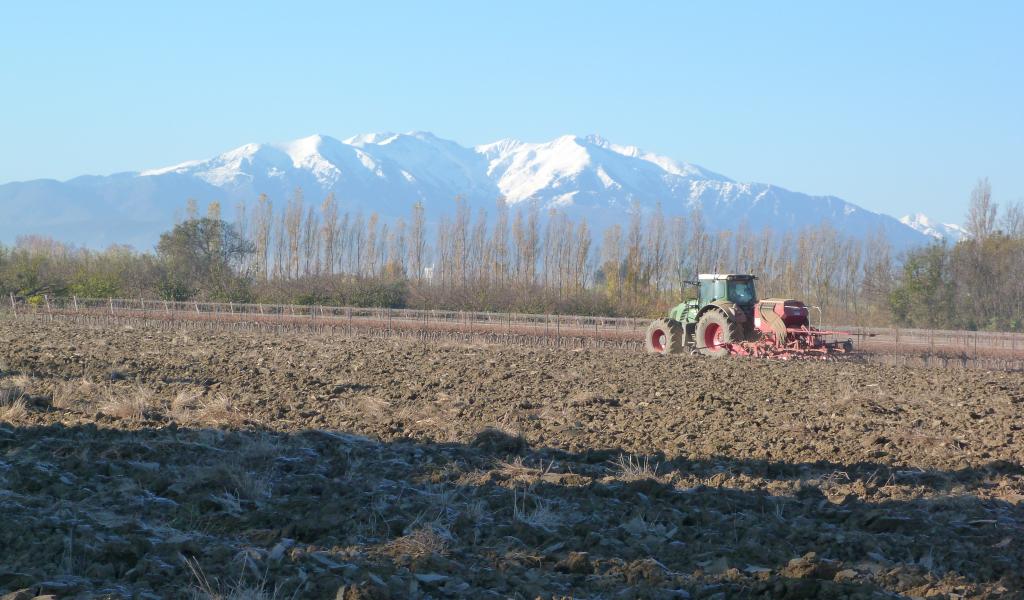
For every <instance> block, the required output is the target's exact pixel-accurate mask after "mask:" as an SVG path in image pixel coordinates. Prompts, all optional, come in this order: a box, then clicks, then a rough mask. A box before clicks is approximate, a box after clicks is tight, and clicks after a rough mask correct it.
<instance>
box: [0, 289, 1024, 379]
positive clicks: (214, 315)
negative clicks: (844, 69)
mask: <svg viewBox="0 0 1024 600" xmlns="http://www.w3.org/2000/svg"><path fill="white" fill-rule="evenodd" d="M0 307H2V310H3V311H4V312H7V313H10V314H12V315H14V316H32V317H44V318H50V319H52V318H64V319H72V320H75V321H79V322H86V323H96V324H133V323H139V324H141V323H144V322H145V323H155V324H158V325H160V326H163V327H167V328H183V327H184V328H231V329H241V330H248V331H296V330H307V331H314V332H320V333H329V334H350V335H351V334H363V335H370V336H378V337H393V336H400V337H408V338H415V339H419V340H428V341H430V340H435V341H456V342H467V343H497V344H509V345H518V346H533V347H558V348H572V349H577V348H622V349H627V350H642V349H643V337H644V332H645V331H646V329H647V326H648V325H649V323H650V320H649V319H635V318H622V317H597V316H581V315H551V314H523V313H496V312H473V311H450V310H418V309H391V308H362V307H348V306H341V307H339V306H321V305H294V304H240V303H232V302H227V303H223V302H198V301H187V302H175V301H169V300H147V299H144V298H139V299H124V298H120V299H118V298H78V297H75V296H70V297H54V298H51V297H49V296H42V297H33V298H22V297H17V296H13V295H11V296H9V297H8V299H7V302H4V303H0ZM822 328H823V329H829V330H839V331H845V332H849V337H850V338H852V339H853V340H854V345H855V348H856V349H857V351H858V354H860V355H862V356H864V357H866V358H867V359H868V360H871V361H872V362H878V363H884V364H897V365H907V366H915V365H916V366H938V367H967V368H985V369H998V370H1024V334H1019V333H1001V332H977V331H945V330H927V329H902V328H870V327H842V326H837V327H832V326H826V327H822ZM843 337H846V336H843Z"/></svg>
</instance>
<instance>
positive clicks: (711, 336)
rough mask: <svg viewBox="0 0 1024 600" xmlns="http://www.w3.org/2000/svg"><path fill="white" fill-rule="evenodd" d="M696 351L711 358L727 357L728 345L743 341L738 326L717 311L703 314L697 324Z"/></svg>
mask: <svg viewBox="0 0 1024 600" xmlns="http://www.w3.org/2000/svg"><path fill="white" fill-rule="evenodd" d="M696 338H697V340H696V341H697V349H698V350H700V352H701V354H703V355H705V356H710V357H713V358H721V357H723V356H727V355H728V354H729V352H730V350H729V345H730V344H732V343H733V342H738V341H741V340H742V339H743V336H742V335H741V334H740V329H739V326H738V325H737V324H736V323H734V322H732V320H730V319H729V317H727V316H725V315H724V314H722V313H721V312H719V311H717V310H709V311H708V312H706V313H704V316H702V317H701V319H700V321H699V322H698V323H697V335H696Z"/></svg>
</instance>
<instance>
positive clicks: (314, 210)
mask: <svg viewBox="0 0 1024 600" xmlns="http://www.w3.org/2000/svg"><path fill="white" fill-rule="evenodd" d="M235 210H236V214H235V218H234V222H233V223H228V222H227V221H225V220H224V219H223V217H222V215H221V206H220V205H219V204H218V203H216V202H214V203H211V204H210V205H209V206H208V207H207V212H206V214H205V216H200V215H199V214H198V210H197V207H196V205H195V203H194V202H192V201H190V203H189V208H188V213H187V218H186V219H184V220H183V221H182V222H180V223H178V224H177V225H175V226H174V228H173V229H172V230H171V231H168V232H167V233H165V234H163V235H162V236H161V238H160V242H159V243H158V245H157V247H156V252H155V253H152V254H151V253H139V252H135V251H133V250H131V249H129V248H124V247H112V248H109V249H107V250H105V251H103V252H94V251H89V250H83V249H74V248H70V247H67V246H65V245H63V244H59V243H57V242H54V241H52V240H47V239H42V238H25V239H22V240H20V241H19V243H18V244H17V245H16V246H15V247H13V248H3V247H0V288H2V289H0V291H3V292H4V293H8V292H11V293H18V294H23V295H32V294H42V293H50V294H77V295H79V296H100V297H105V296H132V297H137V296H159V297H163V298H174V299H181V298H191V297H203V298H210V299H224V300H234V301H257V300H258V301H265V302H302V303H324V304H331V303H336V304H355V305H386V306H396V307H397V306H412V307H424V308H455V309H473V310H497V311H506V310H514V311H530V312H543V311H553V312H566V313H567V312H579V313H600V314H625V315H650V314H655V313H658V312H661V311H663V310H665V309H666V308H667V307H668V306H670V305H672V304H674V303H676V302H678V301H679V300H680V299H681V298H682V297H684V296H686V295H690V294H692V293H693V290H692V289H689V288H688V284H687V283H686V281H688V280H691V279H693V278H694V275H695V274H697V273H699V272H713V271H719V272H749V273H754V274H757V275H758V276H759V278H760V281H759V291H760V294H761V296H762V297H769V296H788V297H798V298H802V299H804V300H805V301H807V302H808V303H809V304H811V305H814V306H817V307H820V308H821V310H822V316H823V318H824V319H826V320H828V321H831V322H834V323H835V322H842V323H850V324H886V323H890V322H893V321H895V322H898V323H900V324H908V325H917V326H927V327H945V326H952V327H969V328H973V327H986V328H1004V329H1005V328H1010V329H1013V328H1020V327H1021V323H1020V316H1019V315H1021V314H1022V310H1021V302H1022V297H1024V294H1022V293H1021V291H1022V290H1021V283H1020V282H1021V281H1022V280H1024V279H1022V278H1021V275H1022V273H1021V272H1020V270H1021V268H1022V266H1024V256H1022V255H1021V252H1022V251H1024V247H1022V246H1024V243H1022V242H1021V237H1022V229H1024V218H1022V211H1021V209H1020V205H1019V204H1018V205H1013V206H1010V207H1008V208H1006V209H1005V210H1004V211H1003V212H1002V213H1001V215H1000V214H998V210H997V207H996V206H995V205H994V203H992V202H991V191H990V189H989V188H988V187H987V182H982V184H979V189H977V190H975V194H974V197H973V199H972V202H971V213H970V215H969V216H968V226H969V228H970V229H971V231H972V232H973V237H972V238H971V239H970V240H968V241H965V242H961V243H959V244H957V245H955V246H947V245H943V244H936V245H934V246H932V247H928V248H923V249H920V250H916V251H913V252H911V253H909V254H908V255H907V256H906V257H905V259H904V260H902V270H900V271H897V270H896V267H895V265H896V264H897V262H898V261H899V260H898V259H900V258H901V257H896V256H894V253H893V250H892V248H891V247H890V246H889V244H888V242H887V241H886V238H885V236H884V235H883V234H882V232H878V233H877V234H876V235H872V236H868V238H867V239H853V238H849V237H847V236H844V235H842V234H841V233H840V232H838V231H836V230H834V229H833V228H831V227H830V226H828V225H821V226H819V227H815V228H808V229H804V230H802V231H800V232H795V233H784V234H777V233H775V232H773V231H771V230H768V229H766V230H760V231H751V230H750V228H749V227H747V226H746V225H745V224H743V223H739V224H738V225H737V227H736V228H735V229H734V230H724V231H711V230H710V229H709V228H707V227H706V226H705V224H704V222H703V219H702V218H701V215H700V213H699V212H698V213H693V214H691V215H689V216H687V217H686V218H682V217H672V218H667V217H665V216H664V215H663V213H662V212H661V210H660V209H656V210H654V211H652V212H650V213H648V214H643V213H642V212H641V211H640V210H639V209H638V208H637V207H634V210H633V211H632V213H631V218H630V219H629V221H628V222H627V223H624V224H615V225H612V226H611V227H608V228H607V229H605V230H603V231H600V232H596V233H595V232H592V231H591V228H590V226H589V224H588V223H587V222H586V221H585V220H578V221H574V220H573V219H570V218H569V217H568V216H567V215H565V214H564V213H562V212H559V211H542V209H541V207H540V206H539V205H537V204H529V205H528V206H525V207H521V208H515V209H510V207H509V206H508V205H506V204H505V202H504V201H503V200H500V199H499V200H498V201H497V202H496V204H495V206H494V208H493V209H492V210H490V211H486V210H478V211H477V212H476V213H475V214H474V213H473V212H472V211H471V209H470V207H469V206H468V204H467V203H465V202H463V201H462V200H460V199H456V200H455V203H454V210H453V211H451V213H450V214H447V215H437V216H436V217H437V220H435V221H428V215H427V214H426V211H425V209H424V207H423V205H422V204H415V205H413V206H412V207H411V210H410V212H409V214H408V215H406V216H405V217H404V218H399V219H394V220H391V221H390V222H386V221H384V220H382V219H381V218H380V217H379V216H378V215H377V214H370V215H363V214H362V213H360V212H355V213H349V212H345V211H342V210H341V208H340V206H339V203H338V202H337V200H336V199H335V198H334V196H333V195H328V196H327V197H326V198H325V199H324V200H323V202H321V203H320V204H318V205H309V204H307V203H306V202H305V201H304V198H303V196H302V193H301V191H300V190H297V191H296V192H295V193H294V194H293V195H292V197H290V198H288V199H287V201H286V202H284V203H283V205H282V206H280V207H275V206H274V203H273V202H272V201H271V199H270V198H268V197H267V196H265V195H263V196H260V197H259V199H258V200H257V202H256V203H255V204H254V205H253V206H251V207H246V206H245V205H238V206H236V208H235ZM967 307H969V308H967Z"/></svg>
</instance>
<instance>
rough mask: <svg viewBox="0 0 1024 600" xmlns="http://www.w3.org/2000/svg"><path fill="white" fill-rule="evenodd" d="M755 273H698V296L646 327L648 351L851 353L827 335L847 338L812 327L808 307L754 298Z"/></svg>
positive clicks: (796, 355) (848, 346)
mask: <svg viewBox="0 0 1024 600" xmlns="http://www.w3.org/2000/svg"><path fill="white" fill-rule="evenodd" d="M755 279H757V278H756V277H754V276H753V275H737V274H718V273H715V274H701V275H700V276H698V278H697V281H688V282H686V283H688V284H691V285H695V286H696V287H697V290H698V294H697V298H691V299H688V300H685V301H683V302H682V303H680V304H679V305H677V306H676V307H675V308H673V309H672V310H671V311H669V314H668V317H667V318H663V319H657V320H655V321H654V322H652V323H651V325H650V326H649V327H648V328H647V333H646V336H645V338H644V346H645V347H646V348H647V351H648V352H652V353H657V354H679V353H682V352H686V351H689V352H690V353H693V354H702V355H705V356H710V357H713V358H720V357H723V356H755V357H764V358H779V359H790V358H822V359H830V358H834V357H835V356H836V355H839V354H848V353H850V352H852V350H853V341H852V340H850V339H847V340H844V341H841V342H840V341H835V340H834V339H833V340H831V341H830V340H828V339H826V338H827V337H833V338H834V336H839V335H849V334H848V333H847V332H843V331H824V330H821V329H816V328H814V327H811V323H810V318H809V311H808V308H807V306H806V305H805V304H804V303H803V302H800V301H799V300H790V299H781V298H770V299H767V300H758V298H757V291H756V290H755V288H754V280H755Z"/></svg>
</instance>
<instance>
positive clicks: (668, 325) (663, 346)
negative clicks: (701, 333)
mask: <svg viewBox="0 0 1024 600" xmlns="http://www.w3.org/2000/svg"><path fill="white" fill-rule="evenodd" d="M644 347H645V348H646V349H647V351H648V352H650V353H652V354H678V353H680V352H682V351H683V325H682V323H680V322H679V321H674V320H672V319H658V320H656V321H654V322H652V323H651V324H650V326H649V327H647V333H646V335H645V336H644Z"/></svg>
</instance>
